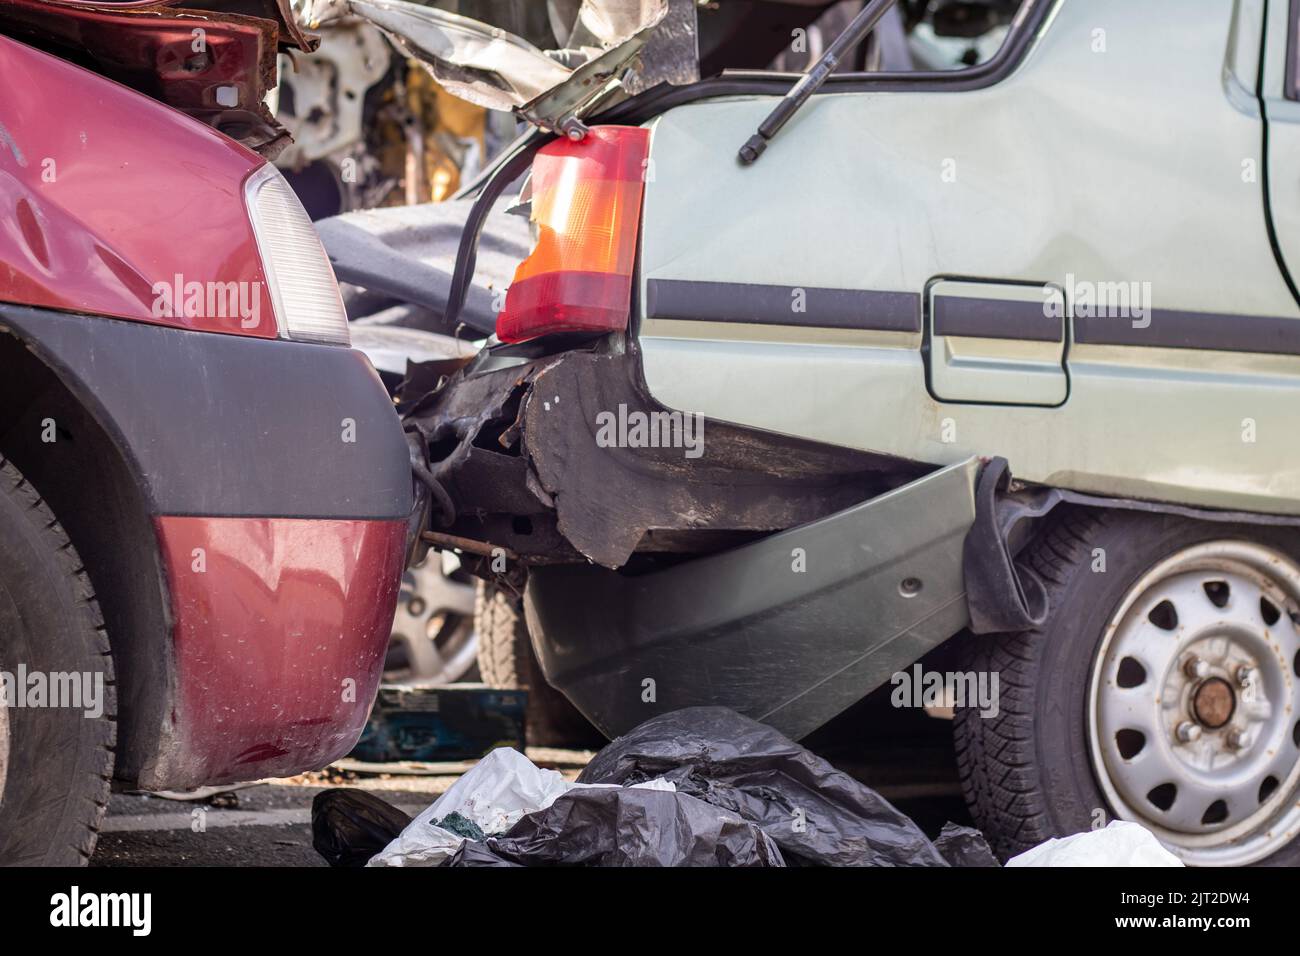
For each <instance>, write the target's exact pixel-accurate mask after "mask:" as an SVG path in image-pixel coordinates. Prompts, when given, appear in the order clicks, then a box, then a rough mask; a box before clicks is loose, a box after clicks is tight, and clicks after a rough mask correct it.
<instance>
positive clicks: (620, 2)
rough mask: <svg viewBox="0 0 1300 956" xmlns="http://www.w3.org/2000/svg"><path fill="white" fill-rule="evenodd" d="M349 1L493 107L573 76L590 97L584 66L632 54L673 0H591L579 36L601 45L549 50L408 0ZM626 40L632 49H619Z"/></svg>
mask: <svg viewBox="0 0 1300 956" xmlns="http://www.w3.org/2000/svg"><path fill="white" fill-rule="evenodd" d="M348 7H349V9H350V10H351V12H352V13H354V14H356V15H357V16H361V17H364V18H365V19H367V20H369V21H371V22H372V23H374V24H375V25H376V26H378V27H379V28H380V29H381V30H383V31H384V32H385V33H386V34H387V35H388V36H389V37H390V38H391V39H392V40H393V42H394V43H395V44H396V45H397V46H398V47H399V48H400V49H401V50H402V51H403V52H405V53H406V54H407V55H409V56H411V57H414V58H415V59H416V60H418V61H420V62H421V63H422V64H424V65H425V66H426V67H427V68H428V69H429V71H430V72H431V73H432V74H433V76H434V78H435V79H437V80H438V82H439V83H441V84H442V85H443V86H444V87H446V88H447V90H448V91H449V92H451V93H454V94H455V95H456V96H459V97H461V98H462V99H466V100H468V101H470V102H471V103H475V104H477V105H479V106H483V107H486V108H488V109H494V110H512V109H515V108H518V107H522V106H524V105H525V104H527V103H530V102H532V101H533V100H535V99H537V98H538V97H540V96H542V95H543V94H547V93H549V94H551V95H555V94H556V93H557V92H558V91H560V90H561V88H562V87H563V86H564V84H565V83H566V82H568V81H570V79H573V80H574V81H575V85H577V86H579V87H583V88H582V89H578V90H575V91H574V92H575V95H579V96H581V97H585V96H586V95H588V94H589V93H590V92H591V90H589V89H587V88H585V84H586V83H587V82H589V81H590V78H589V77H588V76H587V75H585V74H584V73H583V71H582V66H583V65H584V64H587V63H588V62H589V61H591V60H593V59H595V58H596V57H597V56H600V57H601V58H602V59H606V64H605V65H606V68H607V69H611V70H612V69H614V68H615V67H616V66H617V65H618V63H622V62H625V60H626V59H630V58H631V57H632V56H634V55H635V54H636V52H637V50H639V49H640V45H641V42H644V34H645V32H646V31H647V30H648V29H650V28H651V27H653V26H654V25H655V24H657V23H658V22H659V21H660V20H662V19H663V17H664V16H665V15H666V14H667V12H668V2H667V0H586V2H584V3H583V7H582V9H581V10H580V12H579V24H580V25H581V27H582V29H580V30H576V31H575V39H577V38H578V37H580V36H586V37H588V38H590V39H591V40H593V41H594V42H595V43H597V44H598V46H596V47H595V48H594V49H592V48H585V47H584V48H580V49H578V48H571V49H566V50H563V51H553V52H552V53H547V52H545V51H543V50H539V49H538V48H537V47H535V46H533V45H532V44H531V43H529V42H528V41H526V40H523V39H521V38H519V37H517V36H515V35H514V34H512V33H509V32H507V31H505V30H502V29H500V28H498V27H494V26H492V25H490V24H487V23H482V22H480V21H478V20H473V19H471V18H469V17H462V16H458V15H456V14H454V13H447V12H446V11H443V10H437V9H434V8H432V7H426V6H421V5H420V4H416V3H407V2H405V0H349V3H348ZM625 46H626V47H627V56H626V57H624V58H619V57H618V56H616V55H613V51H615V50H617V49H619V48H622V47H625Z"/></svg>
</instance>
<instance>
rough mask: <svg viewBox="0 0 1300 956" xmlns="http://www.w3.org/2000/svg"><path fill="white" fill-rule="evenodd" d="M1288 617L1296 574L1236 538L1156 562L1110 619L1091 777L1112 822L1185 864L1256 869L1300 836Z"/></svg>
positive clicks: (1294, 614) (1292, 621)
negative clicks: (1128, 826)
mask: <svg viewBox="0 0 1300 956" xmlns="http://www.w3.org/2000/svg"><path fill="white" fill-rule="evenodd" d="M1166 605H1167V606H1166ZM1168 606H1172V608H1173V612H1174V613H1173V615H1172V617H1171V615H1170V614H1169V607H1168ZM1298 617H1300V566H1297V565H1296V563H1295V562H1294V561H1292V560H1291V559H1290V558H1287V557H1286V556H1284V555H1282V554H1280V553H1278V552H1277V551H1274V550H1272V549H1270V548H1266V547H1263V546H1261V545H1256V544H1252V543H1250V542H1246V541H1236V540H1233V541H1215V542H1209V543H1206V544H1200V545H1195V546H1193V547H1190V548H1186V549H1184V550H1182V551H1179V552H1178V553H1177V554H1174V555H1172V556H1170V557H1169V558H1166V559H1165V560H1163V561H1161V562H1159V563H1158V564H1156V565H1155V566H1154V567H1153V568H1151V569H1150V570H1149V571H1148V572H1147V573H1146V574H1144V575H1143V576H1142V577H1141V578H1140V579H1139V580H1138V581H1137V582H1135V583H1134V584H1133V586H1132V587H1130V588H1129V590H1128V592H1127V593H1126V594H1125V596H1124V599H1123V600H1122V601H1121V602H1120V605H1119V607H1118V609H1117V610H1116V611H1115V613H1114V614H1113V615H1112V616H1111V619H1110V620H1109V622H1108V623H1107V626H1106V630H1105V633H1104V634H1103V637H1102V642H1101V645H1100V646H1099V648H1098V650H1097V653H1096V656H1095V658H1094V661H1093V668H1092V675H1091V680H1090V682H1089V697H1088V699H1089V707H1088V714H1089V751H1090V754H1091V758H1092V764H1093V770H1094V772H1095V774H1096V776H1097V779H1098V782H1099V783H1100V785H1101V788H1102V791H1103V792H1104V794H1105V795H1106V798H1107V800H1108V801H1109V803H1110V805H1111V807H1112V809H1113V810H1114V812H1115V813H1116V814H1117V815H1118V816H1119V817H1121V818H1122V819H1126V820H1135V821H1137V822H1138V823H1141V824H1143V825H1144V826H1146V827H1148V828H1149V829H1150V830H1151V831H1152V832H1153V833H1155V835H1156V836H1157V837H1159V838H1160V840H1161V841H1162V842H1163V843H1164V844H1165V845H1166V846H1168V847H1169V849H1170V850H1171V851H1172V852H1174V853H1175V854H1177V855H1178V856H1179V857H1180V858H1182V859H1183V861H1184V862H1186V863H1188V864H1190V865H1199V866H1241V865H1246V864H1249V863H1254V862H1257V861H1259V860H1261V859H1264V858H1265V857H1267V856H1270V855H1271V854H1273V853H1275V852H1277V850H1279V849H1281V848H1282V847H1283V846H1285V845H1287V844H1288V843H1290V842H1291V840H1292V839H1294V838H1295V837H1296V836H1297V834H1300V802H1298V801H1297V797H1298V795H1300V727H1298V726H1297V715H1300V681H1297V669H1298V668H1300V656H1298V655H1300V629H1298V628H1297V624H1296V621H1297V618H1298ZM1133 662H1136V664H1137V667H1136V668H1135V667H1134V666H1133ZM1135 735H1140V737H1141V740H1140V741H1139V738H1138V736H1135ZM1270 781H1271V782H1270ZM1171 787H1172V799H1170V795H1171V790H1170V789H1169V788H1171ZM1165 804H1167V805H1165Z"/></svg>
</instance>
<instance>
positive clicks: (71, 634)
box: [0, 459, 117, 866]
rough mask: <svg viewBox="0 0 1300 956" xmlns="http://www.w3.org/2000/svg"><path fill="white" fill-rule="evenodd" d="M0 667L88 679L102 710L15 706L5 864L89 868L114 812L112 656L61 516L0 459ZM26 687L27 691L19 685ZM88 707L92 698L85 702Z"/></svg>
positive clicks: (1, 838) (0, 844)
mask: <svg viewBox="0 0 1300 956" xmlns="http://www.w3.org/2000/svg"><path fill="white" fill-rule="evenodd" d="M0 537H2V538H3V540H4V547H3V548H0V670H4V671H5V672H6V673H8V674H16V673H17V672H18V670H19V667H20V666H22V665H25V667H26V671H27V673H28V674H32V673H42V674H51V673H72V674H78V675H90V680H91V681H92V684H91V687H92V689H93V687H94V682H98V681H102V695H101V698H100V702H101V704H102V712H101V713H99V714H98V715H94V716H86V710H85V708H82V709H74V708H71V707H66V706H65V707H16V706H12V704H13V703H15V702H13V701H11V702H10V703H11V706H10V707H9V710H8V718H9V763H8V773H7V777H6V780H5V784H4V791H3V794H0V865H6V866H15V865H39V866H75V865H84V864H85V863H86V862H87V861H88V860H89V859H90V855H91V853H92V852H93V851H94V849H95V839H96V836H97V833H98V830H99V824H100V821H101V820H102V818H103V816H104V810H105V808H106V807H107V806H108V797H109V782H110V780H111V779H112V776H113V746H114V744H115V743H116V723H115V720H116V713H117V709H116V707H117V700H116V688H115V687H114V683H113V660H112V656H111V653H110V650H109V644H108V636H107V634H106V633H105V631H104V622H103V618H102V617H101V616H100V612H99V605H98V604H97V603H96V601H95V593H94V589H93V588H92V587H91V584H90V579H89V577H88V576H87V574H86V570H85V568H84V567H83V566H82V564H81V559H80V558H79V557H78V556H77V552H76V550H75V549H74V548H73V546H72V543H71V542H70V541H69V540H68V536H67V534H66V533H64V531H63V528H62V527H61V526H60V525H59V522H58V519H56V518H55V517H54V514H53V513H52V512H51V511H50V509H49V508H48V507H47V506H46V504H45V502H44V501H42V500H41V497H40V495H39V494H38V493H37V491H36V489H35V488H33V487H32V486H31V485H30V484H29V483H28V482H27V481H25V480H24V479H23V476H22V475H21V474H20V473H19V472H18V469H16V468H14V467H13V465H11V464H9V463H8V462H7V461H4V460H2V459H0ZM20 690H21V689H20ZM83 703H85V701H83Z"/></svg>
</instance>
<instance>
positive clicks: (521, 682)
mask: <svg viewBox="0 0 1300 956" xmlns="http://www.w3.org/2000/svg"><path fill="white" fill-rule="evenodd" d="M474 622H475V623H474V626H475V629H476V630H477V631H478V669H479V674H480V675H482V677H483V682H484V683H485V684H487V685H488V686H489V687H500V688H502V689H504V690H526V691H528V711H527V714H526V720H527V732H528V743H529V745H530V746H535V747H573V748H584V747H593V746H601V745H603V744H604V737H602V736H601V734H600V731H598V730H597V729H596V728H595V727H593V726H592V725H591V723H590V722H589V721H588V720H587V718H585V717H583V716H582V714H581V713H579V712H578V709H577V708H576V707H574V706H573V705H572V704H571V703H569V699H568V698H567V697H565V696H564V695H563V694H561V693H560V692H559V691H558V690H556V689H555V688H554V687H552V686H551V685H550V684H548V683H546V678H545V677H543V676H542V669H541V666H540V665H539V664H538V663H537V655H535V654H534V653H533V645H532V642H531V641H530V640H529V639H528V624H527V622H526V621H525V620H524V608H523V602H522V601H521V600H520V599H519V598H518V597H516V596H515V595H514V594H511V593H510V592H509V591H506V590H503V589H501V588H499V587H497V586H496V585H494V584H490V583H489V582H487V581H482V580H480V581H479V582H478V593H477V596H476V600H475V613H474Z"/></svg>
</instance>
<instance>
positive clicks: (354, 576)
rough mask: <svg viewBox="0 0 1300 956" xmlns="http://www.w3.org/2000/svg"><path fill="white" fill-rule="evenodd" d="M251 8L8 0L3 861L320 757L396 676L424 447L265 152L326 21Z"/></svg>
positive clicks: (36, 855) (0, 553)
mask: <svg viewBox="0 0 1300 956" xmlns="http://www.w3.org/2000/svg"><path fill="white" fill-rule="evenodd" d="M222 6H223V4H222V3H220V2H217V3H209V4H205V7H206V8H207V9H208V10H211V9H212V8H213V7H218V8H220V7H222ZM238 6H239V9H240V11H241V12H240V13H237V14H214V13H211V12H207V13H204V12H200V11H198V10H186V9H183V8H182V7H181V6H179V5H177V4H173V3H162V4H160V3H156V2H154V3H146V4H142V3H126V4H102V5H95V4H90V3H81V2H71V0H60V2H46V0H0V333H2V334H0V542H2V546H0V690H2V691H3V693H4V695H5V703H6V704H7V706H5V707H0V863H6V864H13V863H35V864H70V863H81V862H84V861H85V860H86V859H88V858H89V856H90V854H91V852H92V850H93V847H94V844H95V834H96V829H97V827H98V825H99V822H100V819H101V817H102V816H103V813H104V808H105V805H106V803H107V801H108V796H109V790H110V784H111V782H112V781H116V782H117V784H118V785H119V786H123V787H126V788H139V789H145V790H159V789H179V788H190V787H196V786H199V785H202V784H215V783H223V782H231V781H237V780H249V779H257V778H261V777H268V776H278V775H285V774H290V773H295V772H299V771H303V770H307V769H311V768H317V767H321V766H323V765H324V764H326V763H328V762H329V761H330V760H332V759H334V758H337V757H338V756H340V755H342V754H344V753H346V752H347V751H348V750H349V749H350V748H351V746H352V744H353V743H354V742H355V740H356V739H357V737H358V735H359V734H360V732H361V729H362V727H363V724H364V722H365V719H366V715H367V710H368V708H369V705H370V702H371V700H372V698H373V696H374V693H375V689H376V686H377V683H378V681H379V676H380V670H381V668H382V665H383V657H384V651H385V647H386V645H387V642H388V637H389V629H390V625H391V623H392V620H393V608H394V603H395V600H396V595H397V590H398V584H399V579H400V574H401V570H402V567H403V564H404V555H405V550H406V541H407V528H408V523H409V520H410V518H411V515H412V511H413V508H414V500H415V499H414V495H413V491H412V482H411V471H410V462H409V455H408V451H407V445H406V440H405V438H404V436H403V433H402V428H401V425H400V423H399V421H398V418H397V415H396V413H395V411H394V409H393V405H392V403H391V401H390V399H389V397H388V394H387V392H386V391H385V389H384V387H383V385H382V384H381V382H380V380H379V378H378V376H377V375H376V374H375V372H374V370H373V369H372V368H371V366H370V364H369V362H368V361H367V360H366V358H365V357H364V356H363V355H362V354H361V353H359V352H357V351H354V350H352V349H351V348H350V347H349V338H348V330H347V322H346V317H345V315H344V312H343V307H342V303H341V301H340V298H339V294H338V288H337V286H336V284H335V281H334V275H333V273H332V271H331V269H330V266H329V262H328V260H327V259H326V257H325V254H324V252H323V251H322V249H321V246H320V243H319V241H318V240H317V238H316V234H315V232H314V230H313V229H312V226H311V223H310V222H309V220H308V218H307V216H306V214H305V213H304V212H303V210H302V207H301V206H300V205H299V203H298V201H297V200H296V199H295V198H294V195H293V193H292V192H291V191H290V189H289V188H288V186H287V185H286V184H285V182H284V180H283V179H282V178H281V177H280V175H279V173H277V172H276V171H275V169H274V168H273V167H272V166H270V165H269V164H268V163H267V161H266V155H268V154H271V153H273V152H274V150H275V148H276V146H277V144H281V140H282V133H283V131H282V130H278V129H277V126H276V125H275V123H274V119H273V117H272V116H271V114H270V112H269V111H268V110H267V109H266V108H265V106H264V105H263V102H262V99H263V97H264V94H265V92H266V89H267V87H268V86H269V85H273V84H274V75H275V74H274V65H275V56H276V51H277V48H278V47H281V46H284V45H289V44H294V43H297V44H298V45H302V44H303V43H306V44H310V43H311V38H310V37H305V36H303V35H302V34H301V33H299V32H298V31H297V30H296V28H294V27H293V26H292V24H291V21H289V20H287V18H286V17H285V16H284V13H285V7H284V6H283V5H282V4H278V3H277V2H276V0H266V2H264V3H259V2H258V0H251V2H250V0H243V2H240V3H239V4H238ZM160 7H174V10H162V11H161V12H160ZM262 8H265V9H264V10H262ZM250 10H251V11H253V12H254V13H257V14H258V15H256V16H250V15H248V14H249V11H250ZM268 69H269V72H268ZM141 91H143V92H141ZM146 93H147V94H148V95H145V94H146Z"/></svg>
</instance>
